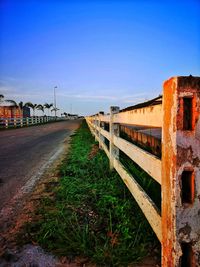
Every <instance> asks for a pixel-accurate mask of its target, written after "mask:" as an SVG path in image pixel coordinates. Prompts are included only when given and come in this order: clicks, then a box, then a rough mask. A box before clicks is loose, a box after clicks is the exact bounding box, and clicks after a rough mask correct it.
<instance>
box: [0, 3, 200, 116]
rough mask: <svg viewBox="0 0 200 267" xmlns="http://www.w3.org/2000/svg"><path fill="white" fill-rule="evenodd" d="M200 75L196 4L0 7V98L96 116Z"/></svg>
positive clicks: (199, 15)
mask: <svg viewBox="0 0 200 267" xmlns="http://www.w3.org/2000/svg"><path fill="white" fill-rule="evenodd" d="M190 74H192V75H194V76H200V75H199V74H200V1H194V0H190V1H184V0H182V1H170V0H169V1H162V0H160V1H148V0H140V1H139V0H138V1H136V0H135V1H134V0H133V1H130V0H129V1H125V0H124V1H120V0H116V1H109V0H107V1H98V0H97V1H95V0H93V1H84V0H82V1H77V0H74V1H67V0H66V1H64V0H58V1H56V0H55V1H53V0H49V1H48V0H43V1H42V0H41V1H39V0H38V1H36V0H35V1H33V0H29V1H25V0H24V1H23V0H21V1H18V0H1V1H0V93H2V94H4V96H5V98H11V99H14V100H16V101H21V100H22V101H24V102H26V101H32V102H33V103H44V102H49V103H51V102H53V88H54V86H57V87H58V88H57V103H58V107H59V108H60V109H61V112H63V111H65V112H70V111H72V112H73V113H79V114H83V115H85V114H94V113H97V112H98V111H100V110H104V111H108V110H109V106H111V105H117V106H120V107H121V108H124V107H127V106H130V105H134V104H136V103H139V102H141V101H145V100H148V99H151V98H153V97H156V96H157V95H159V94H160V93H162V84H163V81H164V80H166V79H168V78H170V77H171V76H177V75H190Z"/></svg>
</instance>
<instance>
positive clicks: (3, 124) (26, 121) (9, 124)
mask: <svg viewBox="0 0 200 267" xmlns="http://www.w3.org/2000/svg"><path fill="white" fill-rule="evenodd" d="M59 120H63V118H55V117H52V116H34V117H27V118H0V129H4V128H6V129H7V128H17V127H24V126H31V125H36V124H43V123H47V122H52V121H59Z"/></svg>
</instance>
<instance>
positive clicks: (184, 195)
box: [181, 170, 195, 205]
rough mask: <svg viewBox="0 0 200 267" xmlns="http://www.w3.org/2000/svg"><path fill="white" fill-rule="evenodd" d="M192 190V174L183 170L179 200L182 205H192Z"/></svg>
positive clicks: (190, 171)
mask: <svg viewBox="0 0 200 267" xmlns="http://www.w3.org/2000/svg"><path fill="white" fill-rule="evenodd" d="M194 189H195V188H194V172H193V171H192V170H184V171H183V173H182V176H181V200H182V204H183V205H184V204H193V202H194Z"/></svg>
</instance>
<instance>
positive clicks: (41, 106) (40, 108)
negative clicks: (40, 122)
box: [36, 104, 44, 116]
mask: <svg viewBox="0 0 200 267" xmlns="http://www.w3.org/2000/svg"><path fill="white" fill-rule="evenodd" d="M36 108H37V109H38V110H41V111H42V112H43V116H44V106H43V105H41V104H39V105H37V107H36Z"/></svg>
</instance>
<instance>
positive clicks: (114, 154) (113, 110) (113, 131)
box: [110, 107, 119, 170]
mask: <svg viewBox="0 0 200 267" xmlns="http://www.w3.org/2000/svg"><path fill="white" fill-rule="evenodd" d="M117 113H119V107H110V169H111V170H112V169H113V164H114V159H115V158H117V159H118V158H119V149H118V148H117V147H116V146H115V145H114V144H113V137H114V135H116V136H119V124H116V123H114V122H113V119H114V114H117Z"/></svg>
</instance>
